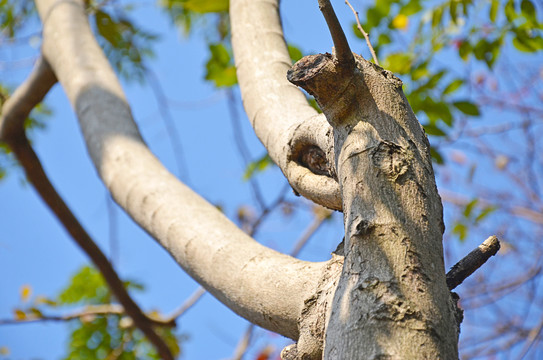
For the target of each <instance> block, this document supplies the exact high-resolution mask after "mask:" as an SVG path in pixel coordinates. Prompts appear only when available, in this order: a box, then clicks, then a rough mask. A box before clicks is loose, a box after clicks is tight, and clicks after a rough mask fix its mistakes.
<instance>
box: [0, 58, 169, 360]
mask: <svg viewBox="0 0 543 360" xmlns="http://www.w3.org/2000/svg"><path fill="white" fill-rule="evenodd" d="M55 83H56V77H55V74H54V73H53V70H52V69H51V67H50V66H49V64H48V63H47V61H46V60H45V59H43V58H40V59H39V60H38V63H37V64H36V66H35V68H34V70H33V71H32V73H31V74H30V76H29V77H28V79H27V80H25V81H24V82H23V84H21V86H19V88H17V90H16V91H15V93H14V94H13V96H12V97H11V98H10V99H8V100H7V102H6V103H5V104H4V107H3V109H2V110H3V111H2V116H1V117H0V139H2V140H3V141H5V142H6V143H7V144H8V145H9V146H10V148H11V150H12V151H13V153H14V154H15V157H16V158H17V160H18V161H19V163H20V164H21V166H22V167H23V168H24V170H25V174H26V176H27V178H28V180H29V182H30V183H31V184H32V185H33V186H34V188H35V189H36V191H37V192H38V194H39V195H40V196H41V198H42V199H43V201H44V202H45V203H46V204H47V205H48V206H49V208H50V209H51V211H53V213H54V214H55V215H56V217H57V218H58V220H59V221H60V222H61V224H62V225H63V226H64V228H65V229H66V231H68V233H69V234H70V235H71V236H72V238H73V240H74V241H75V242H76V243H77V245H79V247H80V248H81V249H82V250H83V251H84V252H85V253H86V254H87V255H88V256H89V258H90V259H91V261H92V262H93V263H94V265H95V266H96V267H97V268H98V270H99V271H100V273H101V274H102V276H103V277H104V279H105V280H106V282H107V284H108V285H109V288H110V289H111V292H112V293H113V294H114V295H115V297H116V298H117V300H118V301H119V302H120V303H121V304H122V306H123V307H124V309H125V310H126V313H127V315H128V316H130V317H131V318H132V320H133V321H134V324H135V325H136V326H137V327H138V328H139V329H140V330H141V331H142V332H143V333H144V334H145V336H146V337H147V339H148V340H149V341H150V342H151V343H152V344H153V345H154V346H155V348H156V350H157V352H158V354H159V355H160V356H161V357H162V358H163V359H167V360H173V355H172V353H171V351H170V349H169V348H168V346H167V345H166V343H165V342H164V340H163V339H162V338H161V337H160V336H159V335H158V334H157V333H156V332H155V330H154V329H153V326H152V321H151V320H150V319H149V318H148V317H147V316H146V315H145V314H144V313H143V311H142V310H141V309H140V307H139V306H138V305H137V304H136V303H135V302H134V300H133V299H132V298H131V297H130V295H129V294H128V292H127V290H126V288H125V287H124V284H123V282H122V281H121V279H120V278H119V276H118V275H117V273H116V272H115V269H113V266H112V265H111V263H110V262H109V261H108V259H107V257H106V256H105V255H104V253H103V252H102V251H101V250H100V248H99V247H98V246H97V245H96V243H95V242H94V241H93V240H92V238H91V237H90V235H89V234H88V233H87V231H86V230H85V229H84V228H83V226H82V225H81V223H80V222H79V221H78V220H77V218H76V217H75V216H74V214H73V213H72V211H71V210H70V209H69V208H68V206H67V205H66V203H65V202H64V200H63V199H62V198H61V197H60V195H59V194H58V192H57V191H56V189H55V188H54V187H53V185H52V184H51V182H50V181H49V178H48V177H47V175H46V174H45V171H44V170H43V167H42V166H41V162H40V160H39V158H38V156H37V155H36V153H35V152H34V150H33V149H32V147H31V146H30V143H29V141H28V139H27V137H26V134H25V130H24V126H23V124H24V120H25V119H26V118H27V117H28V115H29V114H30V112H31V111H32V109H33V108H34V107H35V106H36V105H37V104H38V103H39V102H40V101H41V100H42V99H43V98H44V97H45V95H46V94H47V93H48V92H49V90H50V89H51V87H52V86H53V85H54V84H55Z"/></svg>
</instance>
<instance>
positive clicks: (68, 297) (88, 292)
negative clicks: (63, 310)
mask: <svg viewBox="0 0 543 360" xmlns="http://www.w3.org/2000/svg"><path fill="white" fill-rule="evenodd" d="M109 300H110V293H109V289H108V287H107V285H106V282H105V280H104V278H103V277H102V274H100V272H99V271H98V270H96V269H95V268H93V267H90V266H83V267H82V268H81V269H80V270H79V271H78V272H77V273H76V274H75V275H74V276H73V277H72V279H71V281H70V284H69V285H68V287H67V288H65V289H64V290H63V291H62V292H61V293H60V295H59V296H58V302H59V303H61V304H76V303H85V304H102V303H107V302H109Z"/></svg>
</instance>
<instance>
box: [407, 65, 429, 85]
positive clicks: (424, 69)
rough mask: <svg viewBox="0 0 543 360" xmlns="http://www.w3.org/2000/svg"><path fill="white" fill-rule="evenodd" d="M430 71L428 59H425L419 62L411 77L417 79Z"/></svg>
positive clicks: (425, 75)
mask: <svg viewBox="0 0 543 360" xmlns="http://www.w3.org/2000/svg"><path fill="white" fill-rule="evenodd" d="M429 73H430V71H429V70H428V61H424V62H422V63H420V64H418V65H417V66H416V67H415V68H414V69H413V71H411V79H412V80H413V81H417V80H419V79H421V78H423V77H427V76H428V74H429Z"/></svg>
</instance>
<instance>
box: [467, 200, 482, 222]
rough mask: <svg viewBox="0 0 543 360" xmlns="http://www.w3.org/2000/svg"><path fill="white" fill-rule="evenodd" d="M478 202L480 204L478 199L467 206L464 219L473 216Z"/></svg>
mask: <svg viewBox="0 0 543 360" xmlns="http://www.w3.org/2000/svg"><path fill="white" fill-rule="evenodd" d="M478 202H479V200H478V199H473V200H471V201H470V202H469V203H467V204H466V207H465V208H464V212H463V214H464V217H466V218H469V216H470V215H471V213H472V211H473V208H474V207H475V206H476V205H477V203H478Z"/></svg>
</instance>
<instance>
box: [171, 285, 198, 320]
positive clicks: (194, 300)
mask: <svg viewBox="0 0 543 360" xmlns="http://www.w3.org/2000/svg"><path fill="white" fill-rule="evenodd" d="M205 293H206V289H204V288H203V287H201V286H200V287H199V288H198V289H196V291H194V292H193V293H192V295H191V296H189V298H188V299H187V300H186V301H185V302H184V303H183V304H181V306H180V307H179V308H178V309H177V310H175V311H174V312H173V313H172V314H171V315H170V316H168V319H170V321H173V322H175V319H177V318H179V317H180V316H182V315H183V314H184V313H186V312H187V311H188V310H189V309H190V308H191V307H193V306H194V305H195V304H196V303H197V302H198V300H200V299H201V298H202V296H204V294H205Z"/></svg>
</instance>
